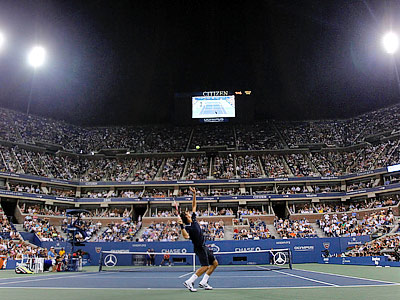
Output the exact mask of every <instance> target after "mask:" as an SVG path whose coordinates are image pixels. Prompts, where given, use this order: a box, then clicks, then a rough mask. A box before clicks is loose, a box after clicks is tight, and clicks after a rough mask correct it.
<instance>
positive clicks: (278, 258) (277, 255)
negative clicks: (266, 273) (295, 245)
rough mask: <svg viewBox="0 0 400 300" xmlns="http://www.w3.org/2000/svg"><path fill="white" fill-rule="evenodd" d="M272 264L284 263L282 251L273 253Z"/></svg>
mask: <svg viewBox="0 0 400 300" xmlns="http://www.w3.org/2000/svg"><path fill="white" fill-rule="evenodd" d="M273 259H274V264H275V265H278V266H282V265H284V264H286V260H287V258H286V254H285V253H283V252H276V253H273Z"/></svg>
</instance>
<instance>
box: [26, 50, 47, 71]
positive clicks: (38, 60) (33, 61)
mask: <svg viewBox="0 0 400 300" xmlns="http://www.w3.org/2000/svg"><path fill="white" fill-rule="evenodd" d="M45 59H46V50H45V49H44V48H43V47H41V46H35V47H33V48H32V49H31V51H30V52H29V54H28V63H29V65H31V66H32V67H34V68H37V67H40V66H42V65H43V64H44V61H45Z"/></svg>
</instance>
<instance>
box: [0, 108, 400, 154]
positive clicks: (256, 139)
mask: <svg viewBox="0 0 400 300" xmlns="http://www.w3.org/2000/svg"><path fill="white" fill-rule="evenodd" d="M399 115H400V105H395V106H391V107H387V108H384V109H381V110H377V111H373V112H369V113H366V114H363V115H361V116H357V117H354V118H350V119H347V120H319V121H302V122H284V121H280V122H272V121H271V122H258V123H254V124H251V125H229V124H218V126H216V124H204V125H203V126H195V127H192V128H191V127H169V126H119V127H96V128H87V127H78V126H75V125H71V124H67V123H65V122H63V121H57V120H52V119H48V118H45V117H38V116H34V115H26V114H23V113H19V112H16V111H11V110H6V109H0V118H1V122H0V134H1V137H2V139H5V140H7V141H11V142H21V143H25V144H33V145H35V144H37V143H47V144H50V145H57V146H59V147H63V148H64V149H65V150H68V151H71V152H74V153H84V154H87V153H91V152H92V151H98V150H100V149H127V150H130V151H134V152H151V153H155V152H160V149H162V152H178V151H185V150H186V149H187V146H188V144H189V143H190V149H195V147H196V146H197V145H200V146H207V145H227V146H228V147H230V148H234V147H237V148H238V149H240V150H263V149H282V148H284V147H286V145H287V146H288V147H289V148H297V147H299V146H302V145H307V144H325V145H327V146H337V147H345V146H350V145H354V144H355V143H359V142H362V141H364V140H365V138H366V137H368V136H370V135H376V134H381V133H383V132H389V133H391V132H394V131H395V128H398V127H397V126H399V125H400V122H399ZM192 131H193V134H192V138H191V140H189V137H190V135H191V132H192ZM171 137H173V138H171Z"/></svg>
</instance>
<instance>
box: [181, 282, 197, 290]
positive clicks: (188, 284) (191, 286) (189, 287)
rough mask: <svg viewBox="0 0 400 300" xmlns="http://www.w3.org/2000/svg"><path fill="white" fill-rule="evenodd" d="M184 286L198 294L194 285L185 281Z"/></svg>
mask: <svg viewBox="0 0 400 300" xmlns="http://www.w3.org/2000/svg"><path fill="white" fill-rule="evenodd" d="M183 285H184V286H185V287H186V288H187V289H188V290H189V291H191V292H197V290H196V289H195V288H194V287H193V283H191V282H187V281H185V282H184V283H183Z"/></svg>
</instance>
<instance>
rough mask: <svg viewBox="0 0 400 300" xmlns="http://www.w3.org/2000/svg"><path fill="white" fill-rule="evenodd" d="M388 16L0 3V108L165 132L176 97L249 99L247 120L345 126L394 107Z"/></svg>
mask: <svg viewBox="0 0 400 300" xmlns="http://www.w3.org/2000/svg"><path fill="white" fill-rule="evenodd" d="M398 15H400V4H399V1H384V0H377V1H372V0H365V1H361V0H336V1H328V0H308V1H305V0H302V1H299V0H293V1H289V0H264V1H257V0H249V1H232V0H231V1H217V0H214V1H190V0H185V1H173V0H171V1H161V0H160V1H152V0H146V1H136V0H129V1H128V0H127V1H124V0H121V1H118V0H115V1H106V0H97V1H92V0H85V1H70V0H64V1H60V0H59V1H50V0H35V1H32V0H31V1H26V0H18V1H15V0H13V1H5V0H3V1H1V2H0V31H3V32H4V33H5V35H6V37H7V43H6V47H5V48H4V49H2V50H1V51H0V106H2V107H6V108H11V109H17V110H20V111H23V112H25V111H26V107H27V102H28V99H29V94H30V90H31V87H32V107H31V112H32V113H34V114H38V115H44V116H49V117H53V118H57V119H63V120H66V121H68V122H72V123H76V124H82V125H123V124H144V123H166V122H169V121H170V116H171V115H172V110H173V109H174V108H173V105H174V93H175V92H190V91H203V90H240V89H241V90H244V89H249V90H252V91H253V97H254V99H255V109H256V112H257V113H256V117H257V119H321V118H343V117H349V116H353V115H356V114H360V113H363V112H366V111H370V110H373V109H376V108H379V107H383V106H387V105H390V104H394V103H398V102H399V95H400V93H399V89H398V85H397V80H396V76H395V68H394V66H395V64H394V63H395V61H394V60H393V58H392V57H390V56H388V55H387V54H385V53H384V52H383V50H382V47H381V44H380V42H381V36H382V34H383V33H385V32H386V31H387V30H388V29H390V28H393V29H394V30H395V29H396V28H397V29H399V31H400V24H399V23H397V24H396V23H395V22H396V18H395V16H398ZM35 43H40V44H42V45H43V46H45V47H46V48H47V52H48V60H47V62H46V65H45V66H44V67H43V68H41V69H38V70H37V71H36V72H35V73H34V72H33V71H32V69H31V68H30V67H29V66H27V64H26V53H27V51H28V50H29V48H30V46H31V45H33V44H35ZM396 59H397V58H395V60H396ZM397 60H398V59H397ZM397 63H399V61H397Z"/></svg>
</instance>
